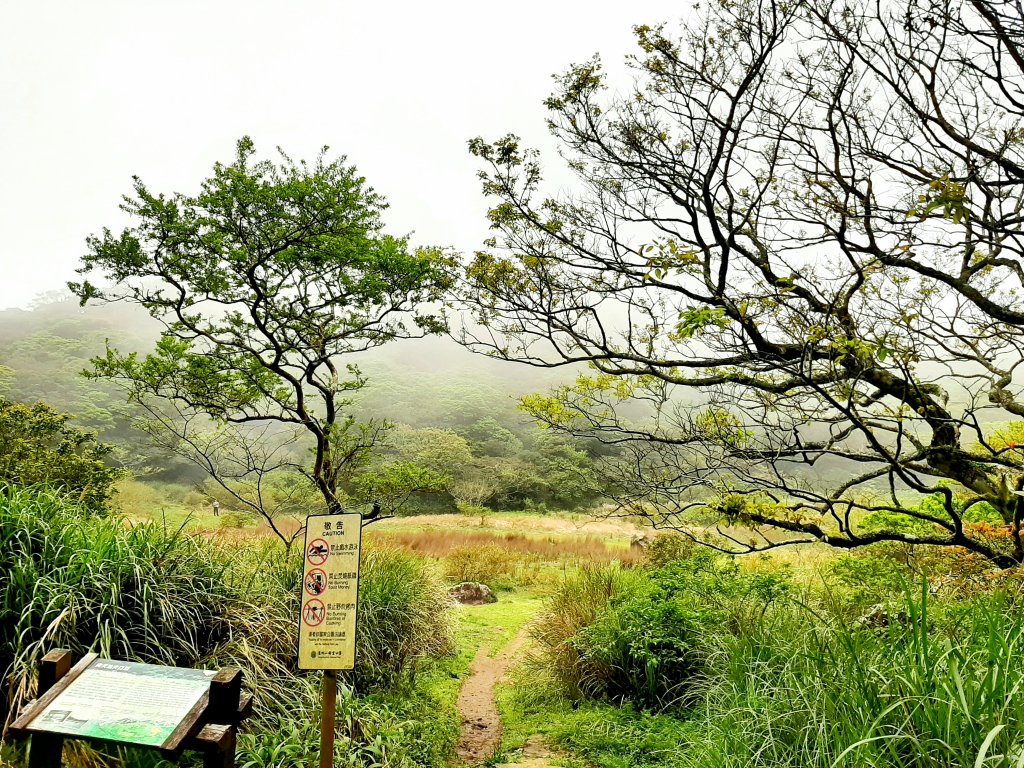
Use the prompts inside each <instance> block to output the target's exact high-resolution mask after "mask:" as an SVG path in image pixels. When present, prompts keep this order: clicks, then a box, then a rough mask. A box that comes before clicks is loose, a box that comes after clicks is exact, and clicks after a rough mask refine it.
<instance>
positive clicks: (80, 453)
mask: <svg viewBox="0 0 1024 768" xmlns="http://www.w3.org/2000/svg"><path fill="white" fill-rule="evenodd" d="M71 418H72V417H71V416H70V415H69V414H66V413H60V412H59V411H56V410H54V409H53V408H51V407H50V406H49V405H47V404H46V403H43V402H37V403H35V404H34V405H26V404H23V403H13V402H11V401H9V400H7V399H5V398H0V485H13V486H29V485H49V486H52V487H53V488H56V489H58V490H60V491H62V492H63V493H65V494H67V495H68V496H70V497H71V498H72V499H73V500H75V501H76V502H77V503H78V504H79V505H81V506H82V507H83V508H84V509H86V510H88V511H90V512H102V511H103V510H104V509H105V507H106V505H107V502H108V501H109V500H110V497H111V495H112V493H113V485H114V482H115V481H116V480H117V479H118V477H120V474H121V473H120V471H119V470H117V469H115V468H114V467H111V466H110V465H109V464H108V463H107V461H106V458H107V457H108V456H109V455H110V452H111V449H110V447H109V446H107V445H104V444H102V443H97V442H96V439H95V436H94V435H93V433H91V432H87V431H85V430H81V429H77V428H76V427H73V426H71V425H70V424H69V423H68V422H69V421H70V420H71Z"/></svg>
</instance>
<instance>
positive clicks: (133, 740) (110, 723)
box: [23, 657, 217, 751]
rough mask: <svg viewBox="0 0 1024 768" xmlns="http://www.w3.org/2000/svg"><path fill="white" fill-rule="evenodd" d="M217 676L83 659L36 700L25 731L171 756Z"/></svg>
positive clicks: (207, 672) (202, 707)
mask: <svg viewBox="0 0 1024 768" xmlns="http://www.w3.org/2000/svg"><path fill="white" fill-rule="evenodd" d="M216 675H217V672H215V671H210V670H202V669H183V668H179V667H164V666H158V665H155V664H137V663H134V662H130V661H112V660H110V659H99V658H95V657H87V658H86V659H84V660H83V663H81V664H80V665H79V666H78V667H76V668H75V669H73V670H71V672H70V673H69V674H68V675H67V677H66V678H65V679H63V680H61V682H60V683H59V684H58V685H56V686H54V688H53V689H51V691H50V692H48V694H47V695H45V696H44V697H42V698H41V699H40V700H39V703H38V705H37V706H36V707H35V708H34V709H33V711H32V714H31V719H30V720H28V721H27V722H26V723H24V725H23V730H24V731H25V732H27V733H28V734H44V733H50V734H61V735H62V736H70V737H73V738H82V739H95V740H101V741H108V742H117V743H120V744H137V745H140V746H146V747H156V748H158V749H161V750H165V751H174V750H177V749H178V748H179V747H180V746H181V744H182V742H183V741H184V739H185V738H186V737H187V736H189V735H190V733H191V731H192V730H194V727H193V726H195V724H196V723H198V721H199V718H200V716H201V715H202V714H203V712H204V710H205V709H206V706H207V702H208V700H209V695H210V682H211V680H213V678H214V677H215V676H216Z"/></svg>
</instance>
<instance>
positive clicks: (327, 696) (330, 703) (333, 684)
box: [320, 669, 338, 768]
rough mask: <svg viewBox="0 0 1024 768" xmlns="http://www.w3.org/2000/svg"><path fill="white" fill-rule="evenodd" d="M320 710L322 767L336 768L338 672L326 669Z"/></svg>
mask: <svg viewBox="0 0 1024 768" xmlns="http://www.w3.org/2000/svg"><path fill="white" fill-rule="evenodd" d="M320 703H321V712H320V768H334V713H335V711H336V709H337V705H338V673H337V672H335V671H334V670H333V669H325V670H324V687H323V697H322V700H321V702H320Z"/></svg>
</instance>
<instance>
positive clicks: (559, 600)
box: [530, 564, 642, 698]
mask: <svg viewBox="0 0 1024 768" xmlns="http://www.w3.org/2000/svg"><path fill="white" fill-rule="evenodd" d="M641 578H642V577H641V576H640V575H639V574H637V573H636V572H634V571H629V570H625V569H623V568H622V567H621V566H619V565H617V564H612V565H603V566H594V565H584V566H582V567H580V568H578V569H576V570H574V571H570V572H568V573H567V574H566V576H565V578H564V579H563V580H562V582H561V583H560V584H559V585H558V586H557V588H556V589H555V590H554V591H553V592H552V594H551V595H550V596H549V597H548V599H547V602H546V604H545V606H544V611H543V613H542V614H541V615H540V617H539V618H538V619H537V621H535V622H534V623H533V625H532V626H531V630H530V631H531V635H532V636H533V638H534V640H536V643H537V645H536V649H537V650H536V654H537V655H536V659H535V662H536V663H537V664H538V665H539V666H540V667H541V668H542V669H543V670H544V671H545V672H547V673H548V674H549V675H550V676H551V678H552V680H553V682H554V683H555V685H556V686H557V687H558V688H559V689H560V690H561V691H563V692H564V693H565V694H566V695H568V696H570V697H572V698H579V697H580V696H582V695H583V691H584V689H585V688H586V687H588V686H592V685H593V684H594V683H593V681H594V680H595V679H596V678H598V677H599V674H598V672H597V671H596V670H592V669H591V668H590V667H589V666H588V658H587V656H586V652H585V649H584V648H582V647H581V645H580V643H579V641H578V638H579V637H580V635H581V634H582V633H583V632H584V631H585V630H586V629H587V628H588V627H590V626H591V625H592V624H593V623H594V622H595V621H597V619H598V618H599V617H600V616H601V615H602V614H603V613H604V612H605V610H606V609H607V607H608V604H609V602H610V601H611V600H612V599H613V598H615V597H618V596H621V595H623V594H626V593H627V592H628V591H630V590H631V589H632V588H633V587H634V585H635V584H636V583H637V581H638V580H639V579H641ZM585 681H590V682H589V683H588V682H585Z"/></svg>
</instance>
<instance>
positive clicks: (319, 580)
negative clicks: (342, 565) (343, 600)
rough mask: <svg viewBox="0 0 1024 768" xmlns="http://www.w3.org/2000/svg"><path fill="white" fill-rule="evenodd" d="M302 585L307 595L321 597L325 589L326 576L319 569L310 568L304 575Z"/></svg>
mask: <svg viewBox="0 0 1024 768" xmlns="http://www.w3.org/2000/svg"><path fill="white" fill-rule="evenodd" d="M304 584H305V587H306V592H307V593H308V594H310V595H313V596H316V595H322V594H323V593H324V590H326V589H327V574H326V573H324V572H323V571H322V570H320V569H319V568H312V569H310V571H309V573H307V574H306V580H305V582H304Z"/></svg>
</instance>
